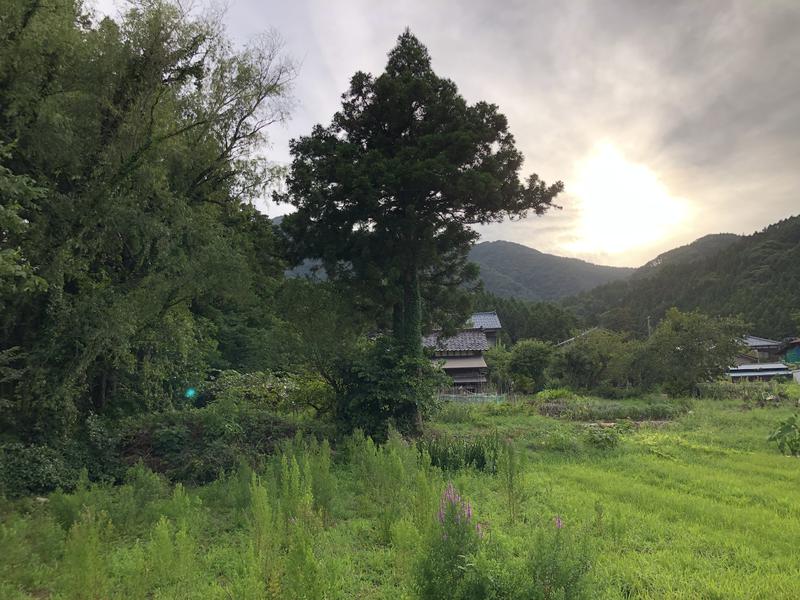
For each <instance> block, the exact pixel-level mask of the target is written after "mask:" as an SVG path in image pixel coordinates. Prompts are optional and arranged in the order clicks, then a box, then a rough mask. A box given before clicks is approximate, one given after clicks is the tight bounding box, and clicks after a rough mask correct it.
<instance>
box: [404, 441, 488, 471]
mask: <svg viewBox="0 0 800 600" xmlns="http://www.w3.org/2000/svg"><path fill="white" fill-rule="evenodd" d="M417 448H418V449H419V450H420V452H426V453H427V454H428V456H430V461H431V464H432V465H433V466H435V467H439V468H440V469H442V470H443V471H458V470H459V469H464V468H468V467H471V468H474V469H477V470H478V471H487V472H489V473H494V472H495V471H496V470H497V460H498V455H499V452H500V438H499V436H498V435H497V432H495V433H493V434H489V435H484V436H477V437H468V438H456V437H451V436H447V435H440V436H436V437H429V438H424V439H421V440H419V442H417Z"/></svg>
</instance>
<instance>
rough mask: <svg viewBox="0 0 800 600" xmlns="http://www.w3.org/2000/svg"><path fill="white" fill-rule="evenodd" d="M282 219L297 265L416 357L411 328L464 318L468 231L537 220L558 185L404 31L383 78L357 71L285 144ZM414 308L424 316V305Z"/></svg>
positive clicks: (492, 109)
mask: <svg viewBox="0 0 800 600" xmlns="http://www.w3.org/2000/svg"><path fill="white" fill-rule="evenodd" d="M291 152H292V156H293V161H292V168H291V174H290V176H289V179H288V187H287V192H286V193H285V194H283V195H280V196H278V199H279V200H283V201H287V202H290V203H291V204H293V205H294V206H295V207H297V211H296V212H295V213H294V214H292V215H290V216H288V217H287V218H286V219H285V220H284V225H285V229H286V231H287V232H288V234H289V236H290V238H291V240H292V242H293V244H294V247H293V249H294V254H295V256H296V257H297V258H298V259H299V258H318V259H321V260H322V262H323V265H324V267H325V269H326V271H327V273H328V275H329V276H331V277H332V278H334V279H338V280H342V281H347V282H349V283H350V284H351V286H352V289H353V290H354V291H355V292H356V293H358V294H360V295H362V296H364V297H365V298H369V299H370V300H371V301H372V302H373V303H374V305H375V306H376V307H378V309H379V312H382V314H386V315H388V314H391V317H392V318H391V326H392V329H393V332H394V337H395V339H396V340H398V341H400V342H401V343H402V345H403V346H404V347H405V348H406V350H407V351H408V352H409V353H418V352H419V351H420V350H421V345H420V337H421V323H422V321H423V320H426V321H427V322H429V323H431V322H437V323H443V322H446V321H448V319H450V320H452V319H456V320H458V319H460V320H463V319H464V318H465V317H466V313H467V311H468V306H469V302H468V299H467V295H466V290H465V289H464V286H465V284H469V283H470V282H473V281H474V280H475V277H476V271H475V269H474V267H473V266H471V265H470V264H469V262H468V257H467V254H468V251H469V248H470V246H471V244H472V243H473V242H474V241H475V240H476V238H477V233H476V232H475V231H474V230H473V229H471V228H470V225H474V224H478V223H488V222H492V221H499V220H502V219H503V218H504V217H506V216H509V215H510V216H522V215H525V214H526V213H528V212H533V213H536V214H542V213H544V212H545V211H546V210H547V209H548V208H550V207H551V206H553V201H554V199H555V197H556V195H557V194H558V193H559V192H560V191H561V190H562V187H563V186H562V184H561V183H560V182H558V183H556V184H554V185H547V184H545V183H544V182H543V181H542V180H541V179H539V177H538V176H537V175H535V174H533V175H530V176H529V177H528V178H527V180H526V181H524V182H523V181H522V180H521V179H520V176H519V173H520V169H521V167H522V162H523V158H522V154H521V153H520V152H519V151H518V150H517V148H516V146H515V141H514V137H513V135H512V134H511V133H510V132H509V129H508V121H507V119H506V118H505V116H503V115H502V114H501V113H500V112H499V111H498V107H497V106H495V105H493V104H489V103H487V102H476V103H475V104H469V103H467V101H466V100H465V99H464V98H463V97H462V96H461V95H460V94H459V92H458V89H457V88H456V85H455V84H454V83H453V82H452V81H450V80H448V79H445V78H442V77H440V76H438V75H437V74H436V73H435V72H434V71H433V68H432V66H431V57H430V55H429V54H428V51H427V49H426V48H425V46H424V45H422V44H421V43H420V41H419V40H418V39H417V38H416V37H415V36H414V35H412V34H411V33H410V32H409V31H408V30H407V31H405V32H404V33H403V34H402V35H400V37H399V38H398V41H397V45H396V46H395V47H394V48H393V49H392V50H391V52H390V53H389V60H388V62H387V65H386V70H385V71H384V73H382V74H381V75H379V76H377V77H375V76H373V75H370V74H367V73H363V72H357V73H356V74H355V75H353V77H352V79H351V81H350V87H349V89H348V90H347V91H346V92H345V93H344V94H343V96H342V105H341V109H340V110H339V111H338V112H337V113H336V114H335V115H334V116H333V120H332V122H331V124H330V125H328V126H326V127H323V126H322V125H317V126H315V127H314V128H313V130H312V131H311V133H310V134H309V135H307V136H304V137H301V138H299V139H296V140H293V141H292V143H291ZM423 307H424V309H423Z"/></svg>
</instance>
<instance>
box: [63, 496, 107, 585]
mask: <svg viewBox="0 0 800 600" xmlns="http://www.w3.org/2000/svg"><path fill="white" fill-rule="evenodd" d="M109 529H110V523H109V521H108V517H106V516H105V515H104V514H97V513H95V512H94V511H93V510H92V509H90V508H86V509H85V510H84V511H83V513H82V514H81V518H80V519H79V520H78V521H77V522H76V523H74V524H73V525H72V527H71V528H70V530H69V535H68V536H67V542H66V545H65V548H64V561H63V565H62V577H63V589H64V592H65V593H64V597H65V598H69V599H73V598H74V599H75V600H84V599H86V598H90V599H95V598H96V599H98V600H99V599H100V598H105V597H107V591H108V586H109V581H108V573H107V562H106V560H105V557H104V556H103V551H102V545H103V541H104V540H105V539H106V538H107V536H108V535H109Z"/></svg>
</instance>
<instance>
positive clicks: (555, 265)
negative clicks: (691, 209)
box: [469, 241, 634, 300]
mask: <svg viewBox="0 0 800 600" xmlns="http://www.w3.org/2000/svg"><path fill="white" fill-rule="evenodd" d="M469 259H470V260H471V261H472V262H474V263H476V264H477V265H478V266H480V269H481V272H480V277H481V279H482V280H483V283H484V286H485V288H486V290H487V291H489V292H491V293H492V294H496V295H498V296H502V297H505V298H522V299H524V300H556V299H559V298H564V297H566V296H572V295H574V294H578V293H580V292H583V291H586V290H590V289H592V288H594V287H596V286H598V285H602V284H604V283H608V282H610V281H616V280H619V279H624V278H625V277H627V276H629V275H630V274H631V273H633V272H634V269H630V268H624V267H608V266H602V265H595V264H592V263H589V262H586V261H583V260H579V259H577V258H566V257H563V256H554V255H552V254H545V253H544V252H539V251H538V250H534V249H533V248H529V247H527V246H523V245H522V244H515V243H513V242H505V241H497V242H482V243H480V244H477V245H475V246H474V247H473V248H472V251H471V252H470V254H469Z"/></svg>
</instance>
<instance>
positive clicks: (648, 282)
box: [566, 216, 800, 339]
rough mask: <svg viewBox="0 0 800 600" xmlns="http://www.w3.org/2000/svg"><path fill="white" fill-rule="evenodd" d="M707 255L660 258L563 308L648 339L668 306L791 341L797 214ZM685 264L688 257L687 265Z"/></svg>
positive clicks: (798, 286) (799, 260) (798, 296)
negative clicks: (736, 321)
mask: <svg viewBox="0 0 800 600" xmlns="http://www.w3.org/2000/svg"><path fill="white" fill-rule="evenodd" d="M714 247H715V246H713V245H712V246H711V248H712V250H710V254H706V253H700V254H699V256H698V255H692V254H689V256H688V258H690V260H683V259H681V260H677V261H673V260H666V261H664V263H663V264H660V265H654V266H653V267H652V268H648V267H644V268H643V269H642V270H641V271H642V273H641V275H639V274H638V272H637V276H635V277H631V278H630V279H628V280H625V281H619V282H614V283H611V284H608V285H605V286H602V287H600V288H597V289H595V290H592V291H591V292H587V293H585V294H583V295H581V296H578V297H577V298H574V299H570V300H569V301H567V302H566V305H567V306H568V307H569V308H571V309H573V310H574V311H575V312H576V313H577V314H578V315H579V316H580V317H582V318H584V319H586V320H587V321H588V322H590V323H597V324H601V325H603V326H604V327H608V328H611V329H618V330H625V331H631V332H635V333H637V334H638V335H644V334H646V333H647V319H648V317H652V319H656V320H657V319H660V318H661V317H662V316H663V315H664V314H665V313H666V311H667V310H668V309H669V308H671V307H677V308H679V309H681V310H695V309H696V310H701V311H703V312H705V313H706V314H709V315H718V316H719V315H721V316H737V315H739V316H741V317H742V318H743V319H744V320H745V322H747V323H748V324H749V325H750V331H751V332H752V333H753V334H755V335H760V336H768V337H774V338H778V339H780V338H783V337H785V336H791V335H795V334H796V333H797V326H796V324H795V323H794V322H793V320H792V314H793V313H794V312H795V311H796V310H797V306H798V304H800V216H795V217H791V218H789V219H785V220H783V221H780V222H779V223H775V224H774V225H770V226H769V227H767V228H766V229H764V230H763V231H760V232H757V233H755V234H753V235H751V236H747V237H744V238H741V239H738V240H735V241H731V240H726V243H724V244H723V247H722V248H721V249H720V248H717V249H716V251H713V248H714ZM691 258H694V259H693V260H692V259H691Z"/></svg>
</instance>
